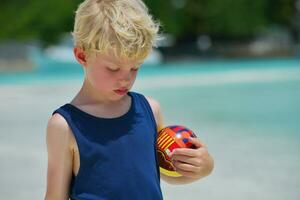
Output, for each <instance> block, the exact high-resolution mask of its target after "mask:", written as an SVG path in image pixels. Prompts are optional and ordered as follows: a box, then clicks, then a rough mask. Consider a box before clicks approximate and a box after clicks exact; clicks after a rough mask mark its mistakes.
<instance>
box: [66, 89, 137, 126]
mask: <svg viewBox="0 0 300 200" xmlns="http://www.w3.org/2000/svg"><path fill="white" fill-rule="evenodd" d="M127 94H128V95H129V96H130V97H131V104H130V107H129V110H128V111H127V112H126V113H125V114H123V115H121V116H118V117H112V118H107V117H99V116H96V115H93V114H90V113H88V112H86V111H83V110H82V109H80V108H78V107H77V106H75V105H73V104H71V103H67V104H65V106H67V107H69V108H71V109H72V110H73V111H75V112H77V113H79V114H81V115H84V116H86V117H88V118H92V119H96V120H105V121H112V120H121V119H125V118H127V117H128V116H129V115H130V114H131V113H132V112H133V109H134V103H135V100H134V97H133V95H132V93H131V92H128V93H127Z"/></svg>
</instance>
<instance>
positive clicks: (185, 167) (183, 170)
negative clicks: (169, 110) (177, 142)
mask: <svg viewBox="0 0 300 200" xmlns="http://www.w3.org/2000/svg"><path fill="white" fill-rule="evenodd" d="M147 100H148V102H149V104H150V106H151V108H152V111H153V113H154V116H155V120H156V124H157V128H158V130H160V129H162V128H163V127H164V124H163V116H162V112H161V109H160V105H159V103H158V102H157V101H156V100H154V99H151V98H149V97H147ZM190 142H191V143H193V144H194V145H195V146H196V147H197V149H176V150H175V151H173V153H172V157H171V158H172V160H173V161H172V162H173V164H174V166H175V167H176V171H177V172H179V173H180V174H182V176H180V177H169V176H166V175H164V174H162V173H160V175H161V178H162V180H164V181H165V182H167V183H170V184H186V183H192V182H194V181H197V180H199V179H200V178H203V177H205V176H207V175H209V174H210V173H211V172H212V170H213V167H214V161H213V158H212V157H211V156H210V155H209V153H208V150H207V148H206V145H205V144H204V143H203V142H201V141H200V140H199V139H193V138H192V139H190Z"/></svg>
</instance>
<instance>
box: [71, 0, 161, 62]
mask: <svg viewBox="0 0 300 200" xmlns="http://www.w3.org/2000/svg"><path fill="white" fill-rule="evenodd" d="M158 31H159V23H158V22H156V21H154V20H153V18H152V16H151V15H150V14H149V12H148V8H147V7H146V5H145V4H144V3H143V1H142V0H85V1H84V2H83V3H81V4H80V5H79V7H78V9H77V11H76V16H75V24H74V30H73V33H72V34H73V37H74V42H75V45H76V46H79V47H81V48H83V49H84V50H85V51H86V52H87V53H89V52H91V51H96V52H100V53H104V54H105V53H108V51H110V50H113V52H114V54H115V56H117V57H119V58H130V59H136V60H144V59H145V58H146V57H147V56H148V54H149V53H150V52H151V50H152V47H153V46H156V42H157V40H158V39H159V36H158Z"/></svg>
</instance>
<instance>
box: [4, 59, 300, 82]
mask: <svg viewBox="0 0 300 200" xmlns="http://www.w3.org/2000/svg"><path fill="white" fill-rule="evenodd" d="M299 67H300V59H290V58H283V59H257V60H248V59H242V60H214V61H211V60H203V61H194V62H192V61H181V62H180V61H179V62H178V61H177V62H168V63H163V64H160V65H143V66H142V68H141V70H140V72H139V76H141V77H144V76H156V75H186V74H195V73H216V72H228V71H232V70H237V69H270V68H271V69H278V68H279V69H282V68H296V69H297V68H299ZM82 76H83V70H82V67H81V66H80V65H79V64H70V63H67V64H64V63H58V62H55V63H51V62H50V63H48V62H43V65H42V66H38V67H36V68H35V70H34V71H33V72H20V73H0V84H2V85H3V84H31V83H35V82H43V81H50V82H53V81H61V80H62V81H66V80H74V79H79V80H80V79H81V78H82Z"/></svg>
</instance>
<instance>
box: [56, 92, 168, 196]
mask: <svg viewBox="0 0 300 200" xmlns="http://www.w3.org/2000/svg"><path fill="white" fill-rule="evenodd" d="M128 94H129V96H130V97H131V106H130V109H129V111H128V112H127V113H126V114H124V115H122V116H121V117H117V118H112V119H109V118H100V117H96V116H93V115H91V114H88V113H87V112H84V111H82V110H80V109H79V108H77V107H75V106H73V105H72V104H69V103H68V104H65V105H64V106H61V107H60V108H59V109H57V110H55V111H54V112H53V114H54V113H59V114H60V115H62V116H63V117H64V118H65V119H66V121H67V123H68V125H69V127H70V128H71V130H72V132H73V134H74V137H75V139H76V142H77V146H78V150H79V155H80V168H79V171H78V174H77V175H76V176H74V175H73V177H72V181H71V185H70V195H69V197H70V199H71V200H122V199H126V200H128V199H130V200H139V199H143V200H161V199H163V197H162V192H161V188H160V175H159V168H158V163H157V158H156V137H157V131H156V123H155V119H154V116H153V112H152V110H151V107H150V105H149V103H148V101H147V100H146V98H145V97H144V96H143V95H141V94H138V93H134V92H129V93H128Z"/></svg>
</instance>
